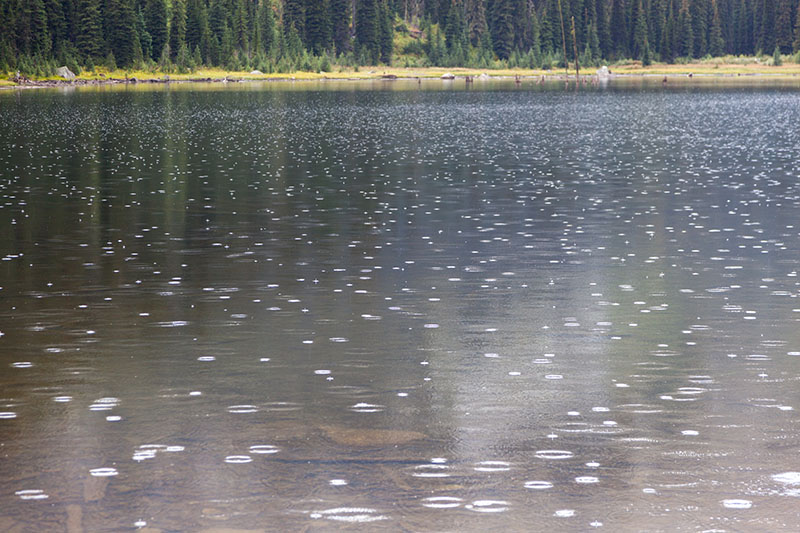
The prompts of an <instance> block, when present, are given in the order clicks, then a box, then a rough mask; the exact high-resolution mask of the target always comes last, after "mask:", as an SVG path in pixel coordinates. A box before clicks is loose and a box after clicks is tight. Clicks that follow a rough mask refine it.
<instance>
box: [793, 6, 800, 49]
mask: <svg viewBox="0 0 800 533" xmlns="http://www.w3.org/2000/svg"><path fill="white" fill-rule="evenodd" d="M792 49H793V50H794V51H795V52H800V3H798V4H797V15H796V16H795V23H794V44H793V46H792Z"/></svg>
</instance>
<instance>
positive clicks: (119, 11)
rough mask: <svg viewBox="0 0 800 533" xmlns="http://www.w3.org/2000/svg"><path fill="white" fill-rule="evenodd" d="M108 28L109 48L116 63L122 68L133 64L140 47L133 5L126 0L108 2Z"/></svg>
mask: <svg viewBox="0 0 800 533" xmlns="http://www.w3.org/2000/svg"><path fill="white" fill-rule="evenodd" d="M105 16H106V27H107V31H108V47H109V49H110V51H111V52H113V53H114V59H115V63H116V64H117V65H119V66H122V67H128V66H130V65H132V64H133V62H134V59H135V58H136V55H137V54H136V50H137V48H138V50H139V54H138V55H140V56H141V47H140V45H139V35H138V32H137V31H136V15H135V13H134V11H133V5H132V3H131V2H128V1H126V0H106V13H105Z"/></svg>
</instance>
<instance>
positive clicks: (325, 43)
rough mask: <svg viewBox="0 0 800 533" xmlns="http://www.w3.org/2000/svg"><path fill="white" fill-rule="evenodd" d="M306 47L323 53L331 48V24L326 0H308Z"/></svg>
mask: <svg viewBox="0 0 800 533" xmlns="http://www.w3.org/2000/svg"><path fill="white" fill-rule="evenodd" d="M305 7H306V9H305V11H306V24H305V26H306V48H308V49H309V50H310V51H312V52H314V53H315V54H318V55H320V54H322V53H323V52H324V51H325V50H327V49H328V48H330V44H331V24H330V18H329V14H328V9H329V8H328V2H327V1H326V0H306V6H305Z"/></svg>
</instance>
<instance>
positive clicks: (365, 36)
mask: <svg viewBox="0 0 800 533" xmlns="http://www.w3.org/2000/svg"><path fill="white" fill-rule="evenodd" d="M379 47H380V45H379V43H378V3H377V0H358V3H357V7H356V53H357V54H358V55H359V56H361V57H363V58H364V59H366V60H367V61H370V62H371V63H372V64H375V63H377V62H378V56H379V54H380V49H379Z"/></svg>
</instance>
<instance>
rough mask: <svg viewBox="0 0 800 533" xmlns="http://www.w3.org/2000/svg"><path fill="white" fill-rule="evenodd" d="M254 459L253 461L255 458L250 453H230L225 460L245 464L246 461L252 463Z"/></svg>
mask: <svg viewBox="0 0 800 533" xmlns="http://www.w3.org/2000/svg"><path fill="white" fill-rule="evenodd" d="M252 461H253V458H252V457H250V456H249V455H229V456H227V457H226V458H225V462H226V463H230V464H235V465H238V464H244V463H250V462H252Z"/></svg>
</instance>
